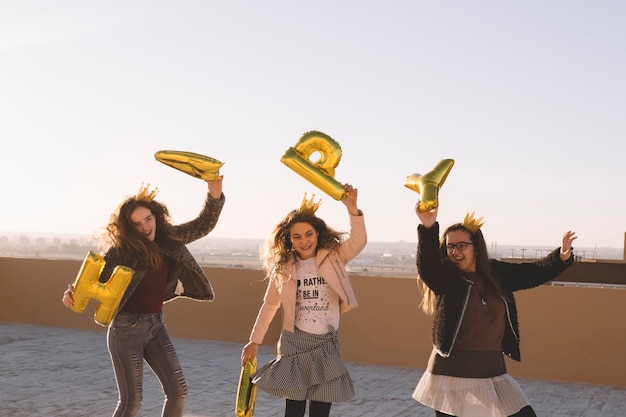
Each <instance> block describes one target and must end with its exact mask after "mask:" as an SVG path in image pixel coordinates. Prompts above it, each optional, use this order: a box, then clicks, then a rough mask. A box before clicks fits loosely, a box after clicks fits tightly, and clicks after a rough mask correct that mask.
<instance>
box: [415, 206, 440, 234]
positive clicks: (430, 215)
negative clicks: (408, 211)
mask: <svg viewBox="0 0 626 417" xmlns="http://www.w3.org/2000/svg"><path fill="white" fill-rule="evenodd" d="M419 205H420V201H418V202H417V203H416V204H415V213H416V214H417V217H419V219H420V222H421V223H422V224H423V225H424V227H426V228H430V227H433V225H434V224H435V222H436V221H437V213H438V212H439V206H437V207H435V208H434V209H432V210H429V211H424V212H422V211H419V210H418V207H419Z"/></svg>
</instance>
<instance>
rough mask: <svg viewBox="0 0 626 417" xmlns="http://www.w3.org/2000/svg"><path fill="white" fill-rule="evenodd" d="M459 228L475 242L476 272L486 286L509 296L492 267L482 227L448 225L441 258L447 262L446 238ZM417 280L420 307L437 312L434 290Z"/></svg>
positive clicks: (429, 311) (441, 248) (425, 310)
mask: <svg viewBox="0 0 626 417" xmlns="http://www.w3.org/2000/svg"><path fill="white" fill-rule="evenodd" d="M458 230H464V231H466V232H467V233H469V236H470V240H471V241H472V243H473V244H474V253H475V254H476V272H477V273H478V274H479V275H480V276H482V277H484V279H485V286H486V287H490V288H492V289H494V290H495V291H496V293H497V294H499V295H500V296H502V297H505V298H508V296H507V294H506V292H505V291H504V289H503V287H502V283H501V282H500V278H499V277H498V275H497V274H496V273H495V272H494V271H493V269H492V268H491V263H490V257H489V251H488V249H487V243H486V242H485V238H484V236H483V232H482V231H481V230H480V229H478V230H477V231H475V232H472V231H471V230H469V229H468V228H466V227H465V226H463V224H462V223H455V224H453V225H451V226H450V227H448V228H447V229H446V230H445V231H444V232H443V235H442V236H441V238H440V239H439V254H440V256H441V259H442V260H444V261H446V262H447V261H448V249H447V248H446V240H447V238H448V234H449V233H450V232H455V231H458ZM417 282H418V285H419V287H420V290H421V291H422V302H421V304H420V308H421V309H422V311H424V313H426V314H429V315H431V314H433V313H434V312H435V309H436V301H437V298H436V296H435V294H434V293H433V291H432V290H431V289H430V288H428V286H427V285H426V284H425V283H424V281H422V280H421V279H419V278H418V281H417Z"/></svg>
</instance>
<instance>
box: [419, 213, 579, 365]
mask: <svg viewBox="0 0 626 417" xmlns="http://www.w3.org/2000/svg"><path fill="white" fill-rule="evenodd" d="M417 235H418V245H417V270H418V274H419V276H420V278H421V279H422V280H423V281H424V283H425V284H426V285H427V286H428V287H429V288H430V289H431V290H432V291H433V292H434V293H435V295H436V300H437V301H436V311H435V316H434V320H433V331H432V338H433V344H434V345H435V348H436V349H437V351H438V353H439V354H440V355H442V356H444V357H447V356H450V352H452V349H453V348H454V342H455V339H456V336H457V334H458V331H459V328H460V326H461V322H462V320H463V316H464V314H465V307H466V305H467V300H468V298H469V293H470V290H471V288H472V285H473V282H472V281H470V280H468V279H466V278H465V277H464V276H463V272H462V271H460V270H459V269H458V268H457V267H456V266H455V265H453V264H452V263H451V262H450V261H449V260H447V259H442V257H441V254H440V251H439V224H438V223H435V224H434V225H433V226H432V227H430V228H426V227H424V226H423V225H419V226H418V228H417ZM560 251H561V248H560V247H559V248H557V249H555V250H554V251H552V252H551V253H550V254H548V255H547V256H546V257H544V258H541V259H539V260H537V261H535V262H529V263H510V262H502V261H498V260H495V259H491V260H490V262H491V267H492V269H493V271H494V272H495V273H496V274H497V275H498V277H499V279H500V282H501V283H502V287H503V289H504V291H505V292H506V296H507V297H506V298H507V299H504V303H505V307H506V326H505V330H504V336H503V339H502V348H503V351H504V353H505V354H506V355H508V356H509V357H510V358H512V359H515V360H516V361H520V360H521V353H520V347H519V342H520V337H519V322H518V315H517V306H516V304H515V299H514V297H513V292H514V291H518V290H523V289H527V288H533V287H536V286H539V285H541V284H543V283H545V282H547V281H550V280H552V279H553V278H555V277H556V276H557V275H559V274H560V273H561V272H563V271H564V270H566V269H567V268H568V267H569V266H570V265H571V264H572V263H573V257H570V259H569V260H568V261H567V262H563V261H562V260H561V258H560Z"/></svg>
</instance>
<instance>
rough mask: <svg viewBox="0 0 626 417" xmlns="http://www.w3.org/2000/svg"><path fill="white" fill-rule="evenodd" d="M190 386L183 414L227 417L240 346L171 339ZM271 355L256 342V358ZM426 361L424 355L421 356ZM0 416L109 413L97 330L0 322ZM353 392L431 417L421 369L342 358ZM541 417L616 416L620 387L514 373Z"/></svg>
mask: <svg viewBox="0 0 626 417" xmlns="http://www.w3.org/2000/svg"><path fill="white" fill-rule="evenodd" d="M174 344H175V346H176V350H177V352H178V355H179V357H180V360H181V363H182V366H183V370H184V372H185V376H186V379H187V385H188V387H189V397H188V398H187V406H186V408H185V416H186V417H232V416H234V415H235V412H234V406H235V395H236V391H237V382H238V379H239V372H240V365H239V356H240V354H241V348H242V345H239V344H236V343H228V342H219V341H208V340H192V339H179V338H175V339H174ZM272 358H273V354H272V347H270V346H261V347H260V349H259V358H258V359H259V363H260V364H264V363H266V362H268V361H269V360H270V359H272ZM426 359H427V358H424V361H426ZM0 364H2V365H1V366H2V372H1V373H0V386H2V389H1V390H0V415H1V416H12V417H33V416H37V417H64V416H68V417H69V416H71V417H77V416H90V417H95V416H110V415H111V414H112V412H113V409H114V407H115V403H116V401H117V389H116V386H115V380H114V377H113V370H112V368H111V365H110V362H109V355H108V352H107V349H106V336H105V333H104V332H102V331H80V330H72V329H61V328H52V327H41V326H34V325H29V324H19V323H8V322H0ZM347 365H348V369H349V370H350V374H351V375H352V378H353V379H354V385H355V388H356V391H357V393H356V396H355V398H354V399H352V400H351V401H348V402H345V403H337V404H334V405H333V407H332V409H331V415H333V416H342V417H357V416H358V417H403V416H411V417H420V416H429V417H430V416H433V415H434V413H433V411H432V410H430V409H429V408H426V407H424V406H422V405H421V404H419V403H417V402H416V401H415V400H413V399H412V398H411V394H412V393H413V389H414V388H415V385H416V384H417V381H418V380H419V378H420V376H421V374H422V371H421V370H419V369H408V368H396V367H386V366H372V365H363V364H357V363H348V364H347ZM144 375H145V376H144V405H143V407H142V409H141V411H140V412H139V414H138V416H145V417H147V416H151V417H153V416H158V415H160V410H161V406H162V402H163V400H162V394H161V389H160V387H159V384H158V382H157V380H156V378H155V377H154V376H153V375H152V373H151V371H150V369H149V368H148V367H146V368H145V369H144ZM517 381H518V382H519V383H520V385H521V386H522V388H523V389H524V391H525V392H526V395H527V396H528V398H529V400H530V402H531V404H532V405H533V407H534V409H535V411H536V413H537V415H538V416H539V417H548V416H550V417H561V416H563V417H565V416H567V417H576V416H588V417H617V416H622V415H624V414H623V413H624V410H625V409H626V389H623V388H615V387H609V386H596V385H585V384H571V383H561V382H550V381H541V380H533V379H522V378H518V379H517ZM283 413H284V400H282V399H280V398H277V397H273V396H271V395H269V394H266V393H264V392H262V391H259V392H258V394H257V402H256V409H255V416H256V417H274V416H282V415H283Z"/></svg>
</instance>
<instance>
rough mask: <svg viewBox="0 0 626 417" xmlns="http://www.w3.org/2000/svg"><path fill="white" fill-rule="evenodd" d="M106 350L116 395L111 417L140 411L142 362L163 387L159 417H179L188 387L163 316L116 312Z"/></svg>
mask: <svg viewBox="0 0 626 417" xmlns="http://www.w3.org/2000/svg"><path fill="white" fill-rule="evenodd" d="M107 346H108V349H109V354H110V355H111V362H112V364H113V371H114V372H115V380H116V382H117V389H118V391H119V400H118V403H117V408H116V409H115V412H114V413H113V417H132V416H135V415H136V414H137V412H138V411H139V408H140V407H141V404H142V398H143V361H144V360H145V361H146V363H147V364H148V366H150V368H151V369H152V371H153V372H154V374H155V375H156V376H157V378H158V379H159V382H160V383H161V386H162V387H163V393H164V394H165V402H164V404H163V411H162V413H161V416H162V417H182V415H183V409H184V408H185V401H186V399H187V384H186V382H185V376H184V375H183V371H182V368H181V366H180V362H179V361H178V356H177V355H176V351H175V350H174V345H173V343H172V340H171V339H170V336H169V334H168V333H167V329H166V327H165V323H164V322H163V313H162V312H160V313H154V314H131V313H126V312H119V313H118V314H117V316H116V317H115V319H114V320H113V321H112V322H111V324H110V325H109V329H108V332H107Z"/></svg>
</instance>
